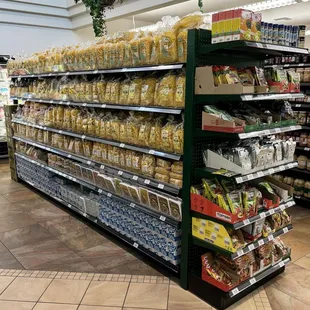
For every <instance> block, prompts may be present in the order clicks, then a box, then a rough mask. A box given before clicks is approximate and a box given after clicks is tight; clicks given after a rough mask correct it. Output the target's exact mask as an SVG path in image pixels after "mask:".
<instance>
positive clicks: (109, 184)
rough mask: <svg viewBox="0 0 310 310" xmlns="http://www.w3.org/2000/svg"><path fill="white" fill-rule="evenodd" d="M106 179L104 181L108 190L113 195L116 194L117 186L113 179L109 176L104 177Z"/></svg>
mask: <svg viewBox="0 0 310 310" xmlns="http://www.w3.org/2000/svg"><path fill="white" fill-rule="evenodd" d="M103 178H104V181H105V183H106V185H107V189H108V190H109V191H110V192H112V193H115V185H114V179H113V178H110V177H108V176H105V175H104V176H103Z"/></svg>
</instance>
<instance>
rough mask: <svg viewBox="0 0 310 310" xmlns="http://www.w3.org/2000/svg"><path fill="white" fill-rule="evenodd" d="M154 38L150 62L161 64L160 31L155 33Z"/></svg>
mask: <svg viewBox="0 0 310 310" xmlns="http://www.w3.org/2000/svg"><path fill="white" fill-rule="evenodd" d="M153 38H154V41H153V45H152V51H151V59H150V64H152V65H157V64H159V53H160V35H159V33H154V34H153Z"/></svg>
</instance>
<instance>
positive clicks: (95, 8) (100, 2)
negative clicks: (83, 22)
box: [74, 0, 124, 37]
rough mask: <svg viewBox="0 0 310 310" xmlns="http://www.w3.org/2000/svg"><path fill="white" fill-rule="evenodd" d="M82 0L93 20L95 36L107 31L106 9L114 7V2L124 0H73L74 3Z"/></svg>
mask: <svg viewBox="0 0 310 310" xmlns="http://www.w3.org/2000/svg"><path fill="white" fill-rule="evenodd" d="M80 1H82V2H83V3H84V5H85V7H86V9H88V10H89V11H90V16H91V17H92V20H93V28H94V32H95V35H96V37H101V36H103V35H104V34H106V33H107V26H106V20H105V18H106V9H110V10H112V9H114V4H115V3H117V2H119V3H123V2H124V0H74V2H75V3H79V2H80Z"/></svg>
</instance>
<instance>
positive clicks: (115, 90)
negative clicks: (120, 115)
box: [110, 79, 121, 104]
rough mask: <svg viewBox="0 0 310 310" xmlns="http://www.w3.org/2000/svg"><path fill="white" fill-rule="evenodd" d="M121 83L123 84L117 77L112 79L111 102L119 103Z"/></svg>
mask: <svg viewBox="0 0 310 310" xmlns="http://www.w3.org/2000/svg"><path fill="white" fill-rule="evenodd" d="M120 85H121V82H120V79H115V80H113V81H112V84H111V99H110V103H115V104H118V102H119V95H120Z"/></svg>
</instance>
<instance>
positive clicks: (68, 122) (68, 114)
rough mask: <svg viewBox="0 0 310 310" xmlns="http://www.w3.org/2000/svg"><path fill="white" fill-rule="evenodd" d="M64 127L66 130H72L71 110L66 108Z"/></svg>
mask: <svg viewBox="0 0 310 310" xmlns="http://www.w3.org/2000/svg"><path fill="white" fill-rule="evenodd" d="M63 126H64V128H65V129H67V130H71V127H72V126H71V109H70V108H66V109H65V110H64V123H63Z"/></svg>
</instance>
